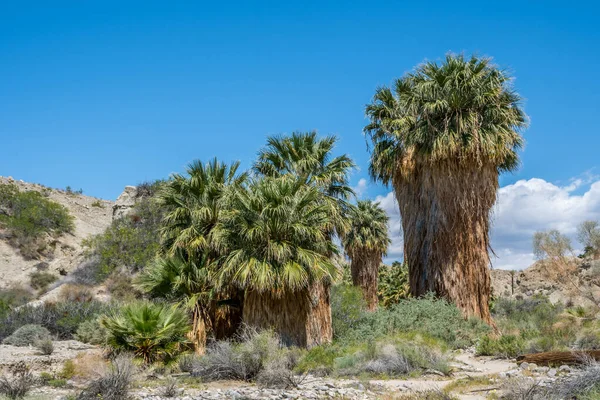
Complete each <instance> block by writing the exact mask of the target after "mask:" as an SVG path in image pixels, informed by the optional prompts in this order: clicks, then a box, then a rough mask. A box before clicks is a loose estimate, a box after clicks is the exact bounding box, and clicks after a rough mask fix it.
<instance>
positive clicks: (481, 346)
mask: <svg viewBox="0 0 600 400" xmlns="http://www.w3.org/2000/svg"><path fill="white" fill-rule="evenodd" d="M524 350H525V341H524V340H523V339H522V338H520V337H518V336H514V335H502V336H500V337H499V338H494V337H491V336H483V337H482V338H481V339H480V340H479V342H478V343H477V348H476V352H477V354H478V355H481V356H498V357H506V358H514V357H516V356H518V355H519V354H521V353H523V351H524Z"/></svg>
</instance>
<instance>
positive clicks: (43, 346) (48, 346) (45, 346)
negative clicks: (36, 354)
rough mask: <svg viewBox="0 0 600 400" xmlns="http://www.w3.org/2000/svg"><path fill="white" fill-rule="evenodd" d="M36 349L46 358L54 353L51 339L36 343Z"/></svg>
mask: <svg viewBox="0 0 600 400" xmlns="http://www.w3.org/2000/svg"><path fill="white" fill-rule="evenodd" d="M35 347H36V348H37V349H38V350H39V351H40V353H42V354H43V355H45V356H49V355H50V354H52V353H54V343H52V340H50V339H43V340H39V341H37V342H36V343H35Z"/></svg>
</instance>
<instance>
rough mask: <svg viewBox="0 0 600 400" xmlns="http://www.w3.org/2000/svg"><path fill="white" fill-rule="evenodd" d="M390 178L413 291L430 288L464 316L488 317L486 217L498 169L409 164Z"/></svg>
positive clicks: (421, 292)
mask: <svg viewBox="0 0 600 400" xmlns="http://www.w3.org/2000/svg"><path fill="white" fill-rule="evenodd" d="M413 168H414V169H413V170H412V171H411V173H410V176H408V177H401V176H400V175H401V174H398V176H399V177H398V178H397V179H395V181H394V187H395V191H396V198H397V200H398V203H399V205H400V213H401V216H402V228H403V231H404V257H405V260H406V261H407V262H408V266H409V272H410V290H411V294H412V295H413V296H421V295H423V294H425V293H427V292H434V293H436V294H437V295H439V296H442V297H445V298H446V299H448V300H449V301H451V302H454V303H455V304H456V305H457V306H458V307H459V308H460V309H461V310H462V312H463V314H464V315H465V316H466V317H470V316H476V317H479V318H481V319H482V320H484V321H485V322H487V323H490V324H491V323H492V318H491V315H490V310H489V299H490V294H491V281H490V271H489V264H490V259H489V255H488V250H489V217H490V210H491V208H492V206H493V204H494V202H495V200H496V191H497V189H498V173H497V170H496V168H495V167H493V166H491V165H473V166H469V167H466V166H462V167H457V166H456V165H454V164H450V163H449V164H447V165H434V166H432V165H428V166H426V167H423V166H414V167H413Z"/></svg>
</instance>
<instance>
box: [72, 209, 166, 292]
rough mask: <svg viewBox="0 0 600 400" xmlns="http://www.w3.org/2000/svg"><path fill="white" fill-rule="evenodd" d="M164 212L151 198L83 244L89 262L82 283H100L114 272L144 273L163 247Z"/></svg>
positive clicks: (85, 266) (83, 273)
mask: <svg viewBox="0 0 600 400" xmlns="http://www.w3.org/2000/svg"><path fill="white" fill-rule="evenodd" d="M162 216H163V213H162V211H161V209H160V207H159V206H158V205H157V204H156V202H155V201H154V200H153V199H152V198H143V199H141V200H140V201H139V202H138V203H136V205H135V206H134V207H133V209H132V211H131V212H130V213H129V214H128V215H127V216H124V217H123V218H118V219H116V220H114V221H113V222H112V224H111V225H110V226H109V227H108V228H107V229H106V231H104V233H101V234H100V235H97V236H94V237H93V238H91V239H89V240H86V241H84V245H85V246H86V247H87V257H88V262H87V264H86V265H84V266H83V268H86V269H87V270H85V271H84V272H80V273H79V274H75V276H76V278H77V277H80V278H85V281H83V279H80V280H81V283H90V282H89V280H91V281H92V283H99V282H102V281H104V280H105V279H106V278H107V277H108V276H109V275H110V274H111V273H113V271H116V270H118V269H121V268H124V269H126V270H128V271H130V272H135V271H139V270H141V269H142V268H143V267H144V266H146V265H147V264H148V263H149V262H150V261H152V259H153V258H154V257H155V256H156V253H157V251H158V249H159V247H160V237H159V229H160V226H161V220H162Z"/></svg>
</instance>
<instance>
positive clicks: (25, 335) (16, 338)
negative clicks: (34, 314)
mask: <svg viewBox="0 0 600 400" xmlns="http://www.w3.org/2000/svg"><path fill="white" fill-rule="evenodd" d="M45 340H50V332H49V331H48V329H46V328H44V327H43V326H40V325H33V324H30V325H24V326H22V327H20V328H19V329H17V330H16V331H14V332H13V334H12V335H10V336H9V337H7V338H5V339H4V340H3V341H2V343H3V344H9V345H11V346H31V345H34V344H36V343H37V342H39V341H45Z"/></svg>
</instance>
